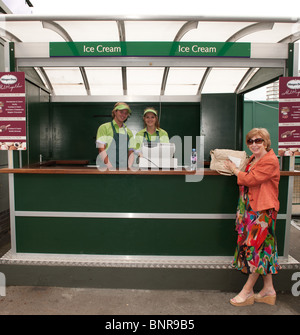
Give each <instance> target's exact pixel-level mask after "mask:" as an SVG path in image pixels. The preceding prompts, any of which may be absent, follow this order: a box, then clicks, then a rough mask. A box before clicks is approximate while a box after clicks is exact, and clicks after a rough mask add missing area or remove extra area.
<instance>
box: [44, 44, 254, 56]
mask: <svg viewBox="0 0 300 335" xmlns="http://www.w3.org/2000/svg"><path fill="white" fill-rule="evenodd" d="M111 56H122V57H139V56H141V57H143V56H154V57H184V56H188V57H250V43H235V42H50V57H111Z"/></svg>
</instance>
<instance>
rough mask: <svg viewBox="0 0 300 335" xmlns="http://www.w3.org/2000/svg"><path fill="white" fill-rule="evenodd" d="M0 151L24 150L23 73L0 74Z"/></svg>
mask: <svg viewBox="0 0 300 335" xmlns="http://www.w3.org/2000/svg"><path fill="white" fill-rule="evenodd" d="M0 150H26V108H25V74H24V72H0Z"/></svg>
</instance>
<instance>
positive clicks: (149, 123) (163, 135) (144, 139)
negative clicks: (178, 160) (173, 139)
mask: <svg viewBox="0 0 300 335" xmlns="http://www.w3.org/2000/svg"><path fill="white" fill-rule="evenodd" d="M143 120H144V127H145V128H144V129H142V130H141V131H139V132H138V133H137V134H136V136H135V150H136V152H137V153H138V154H140V153H141V150H142V146H143V143H145V144H146V145H149V146H150V145H151V144H154V143H169V136H168V133H167V132H166V131H165V130H163V129H162V128H160V125H159V120H158V115H157V111H156V110H155V109H154V108H152V107H151V108H146V109H145V111H144V115H143Z"/></svg>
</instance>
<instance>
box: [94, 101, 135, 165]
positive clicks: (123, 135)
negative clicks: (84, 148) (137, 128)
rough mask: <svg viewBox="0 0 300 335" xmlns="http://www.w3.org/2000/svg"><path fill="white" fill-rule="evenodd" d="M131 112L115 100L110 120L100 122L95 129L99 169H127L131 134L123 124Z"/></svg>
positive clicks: (131, 159) (132, 144)
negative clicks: (96, 129)
mask: <svg viewBox="0 0 300 335" xmlns="http://www.w3.org/2000/svg"><path fill="white" fill-rule="evenodd" d="M130 114H131V110H130V107H129V106H128V105H127V104H126V103H124V102H117V103H116V104H115V106H114V108H113V111H112V121H110V122H107V123H104V124H102V125H101V126H100V127H99V128H98V131H97V136H96V146H97V148H98V150H99V155H98V157H97V166H98V168H101V169H106V168H107V169H114V168H117V169H127V168H128V166H129V167H130V166H131V165H132V162H133V158H134V157H133V152H134V142H133V134H132V131H131V130H130V129H128V128H127V126H126V125H125V121H126V120H127V118H128V117H129V115H130Z"/></svg>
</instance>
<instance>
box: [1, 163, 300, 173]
mask: <svg viewBox="0 0 300 335" xmlns="http://www.w3.org/2000/svg"><path fill="white" fill-rule="evenodd" d="M0 173H17V174H20V173H21V174H107V175H112V174H125V175H134V174H136V175H203V174H204V175H205V176H218V175H219V176H220V174H219V173H218V172H216V171H212V170H210V169H209V168H204V169H197V170H196V171H191V170H186V169H184V168H178V169H170V170H163V169H151V170H150V169H149V170H139V169H128V170H104V171H103V170H99V169H98V168H97V167H96V166H91V165H88V161H61V160H60V161H49V162H43V163H37V164H33V165H30V166H25V167H22V168H13V169H10V168H3V169H0ZM280 175H281V176H300V171H281V172H280Z"/></svg>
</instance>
